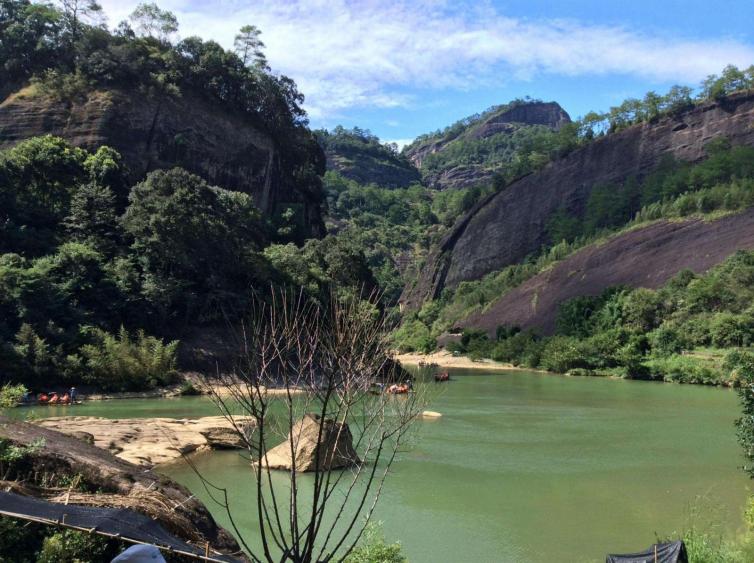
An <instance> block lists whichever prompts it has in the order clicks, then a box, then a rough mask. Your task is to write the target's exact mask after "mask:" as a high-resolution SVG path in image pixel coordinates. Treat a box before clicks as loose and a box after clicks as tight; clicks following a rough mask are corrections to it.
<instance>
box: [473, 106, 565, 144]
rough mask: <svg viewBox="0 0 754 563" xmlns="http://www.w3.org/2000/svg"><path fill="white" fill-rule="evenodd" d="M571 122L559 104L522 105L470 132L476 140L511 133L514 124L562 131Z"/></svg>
mask: <svg viewBox="0 0 754 563" xmlns="http://www.w3.org/2000/svg"><path fill="white" fill-rule="evenodd" d="M570 122H571V117H570V116H569V115H568V113H567V112H566V111H565V110H564V109H563V108H562V107H560V104H558V103H557V102H535V103H531V104H520V105H516V106H513V107H512V108H510V109H509V110H506V111H504V112H502V113H499V114H497V115H493V116H491V117H489V118H488V119H486V120H485V121H484V122H482V124H481V125H480V126H479V127H477V128H475V129H473V130H472V131H470V133H469V136H471V137H472V138H475V139H484V138H486V137H491V136H492V135H495V134H497V133H500V132H503V131H510V130H511V127H510V124H512V123H523V124H525V125H544V126H546V127H550V128H552V129H560V128H561V127H562V126H563V125H565V124H566V123H570Z"/></svg>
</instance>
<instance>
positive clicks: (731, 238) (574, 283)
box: [459, 209, 754, 334]
mask: <svg viewBox="0 0 754 563" xmlns="http://www.w3.org/2000/svg"><path fill="white" fill-rule="evenodd" d="M752 248H754V209H749V210H747V211H745V212H744V213H741V214H738V215H731V216H727V217H723V218H721V219H717V220H715V221H709V222H705V221H701V220H699V219H695V220H689V221H659V222H657V223H654V224H651V225H648V226H646V227H643V228H640V229H635V230H632V231H629V232H626V233H623V234H620V235H616V236H615V237H613V238H611V239H610V240H608V241H607V242H605V243H604V244H598V245H591V246H588V247H586V248H584V249H582V250H580V251H578V252H576V253H575V254H574V255H572V256H570V257H569V258H566V259H565V260H563V261H562V262H559V263H558V264H556V265H555V266H554V267H553V268H551V269H549V270H547V271H545V272H542V273H541V274H538V275H536V276H534V277H533V278H531V279H529V280H527V281H525V282H524V283H523V284H521V285H520V286H518V287H517V288H515V289H513V290H512V291H510V292H508V293H506V294H505V295H504V296H503V297H502V298H500V299H499V300H498V301H496V302H495V303H493V304H492V305H490V306H489V307H488V308H486V309H485V310H484V311H481V312H478V313H475V314H473V315H471V316H470V317H469V318H467V319H465V320H464V321H462V322H461V323H459V326H465V327H475V328H482V329H484V330H486V331H488V332H489V333H490V334H494V333H495V330H496V328H497V327H498V326H500V325H506V326H518V327H521V328H522V329H529V328H533V329H536V330H537V331H538V332H541V333H544V334H550V333H552V332H553V331H554V330H555V320H556V318H557V313H558V307H559V306H560V305H561V304H562V303H564V302H565V301H568V300H569V299H573V298H574V297H578V296H582V295H599V294H601V293H602V292H603V291H604V290H605V289H607V288H609V287H615V286H618V285H625V286H629V287H647V288H653V289H655V288H658V287H661V286H663V285H664V284H665V283H666V282H667V281H668V280H670V278H672V277H673V276H675V275H676V274H677V273H678V272H680V271H681V270H684V269H690V270H692V271H694V272H696V273H702V272H705V271H706V270H709V269H710V268H711V267H713V266H715V265H717V264H719V263H721V262H722V261H724V260H725V259H726V258H727V257H728V256H730V255H731V254H733V253H734V252H736V251H737V250H744V249H752Z"/></svg>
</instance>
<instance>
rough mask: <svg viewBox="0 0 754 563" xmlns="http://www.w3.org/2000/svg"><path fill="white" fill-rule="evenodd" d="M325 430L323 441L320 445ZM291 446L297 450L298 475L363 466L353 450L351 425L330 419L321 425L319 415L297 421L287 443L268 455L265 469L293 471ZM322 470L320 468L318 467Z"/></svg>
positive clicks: (306, 416) (309, 415) (307, 415)
mask: <svg viewBox="0 0 754 563" xmlns="http://www.w3.org/2000/svg"><path fill="white" fill-rule="evenodd" d="M320 426H322V432H321V436H322V439H321V441H320V442H319V443H317V437H318V436H319V435H320ZM291 443H293V445H294V450H295V452H296V453H295V464H296V471H297V472H306V471H315V470H316V469H318V468H319V470H321V471H327V470H330V469H339V468H342V467H350V466H352V465H356V464H358V463H361V461H360V460H359V456H358V454H357V453H356V450H354V447H353V436H351V431H350V430H349V428H348V424H345V423H339V422H335V421H334V420H331V419H325V420H324V421H322V419H321V417H320V416H319V415H316V414H306V415H304V417H303V418H302V419H301V420H300V421H298V422H297V423H296V424H295V425H294V426H293V429H292V430H291V432H290V433H289V434H288V437H287V438H286V439H285V441H284V442H283V443H282V444H280V445H279V446H277V447H275V448H273V449H271V450H270V451H268V452H267V453H266V454H265V459H266V461H265V465H269V467H270V469H284V470H288V471H290V470H291V469H292V468H293V459H292V457H291ZM317 466H319V467H317Z"/></svg>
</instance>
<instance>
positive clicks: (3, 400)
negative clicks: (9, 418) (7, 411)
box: [0, 383, 28, 408]
mask: <svg viewBox="0 0 754 563" xmlns="http://www.w3.org/2000/svg"><path fill="white" fill-rule="evenodd" d="M27 391H28V389H26V387H25V386H24V385H21V384H18V385H12V384H10V383H6V384H5V385H3V386H2V388H0V408H7V407H15V406H16V405H17V404H18V403H19V402H20V401H21V399H23V397H24V395H25V394H26V392H27Z"/></svg>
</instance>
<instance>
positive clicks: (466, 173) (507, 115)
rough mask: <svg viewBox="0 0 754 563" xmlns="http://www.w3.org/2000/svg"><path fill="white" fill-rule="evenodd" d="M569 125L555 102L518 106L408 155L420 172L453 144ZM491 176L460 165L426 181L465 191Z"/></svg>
mask: <svg viewBox="0 0 754 563" xmlns="http://www.w3.org/2000/svg"><path fill="white" fill-rule="evenodd" d="M570 122H571V118H570V117H569V115H568V113H566V111H565V110H564V109H563V108H561V107H560V105H559V104H557V103H556V102H531V103H522V104H516V105H513V106H512V107H507V108H504V109H501V110H499V111H496V112H492V113H489V114H485V115H483V116H482V117H480V118H479V119H476V120H472V121H470V122H469V123H468V124H467V125H466V126H465V127H464V128H463V129H462V130H460V131H459V130H456V129H455V128H454V129H453V130H451V131H450V132H448V133H446V134H444V135H438V136H436V137H433V138H430V139H428V140H427V141H426V142H424V143H421V144H419V145H417V146H412V147H409V148H408V149H407V150H406V152H405V155H406V156H407V157H408V159H409V160H410V161H411V162H412V163H413V164H414V165H415V166H416V167H417V168H419V169H421V168H422V164H423V163H424V161H425V159H426V158H427V156H429V155H432V154H436V153H440V152H442V151H444V150H446V149H448V147H449V146H450V145H451V144H453V143H463V142H474V141H478V140H481V139H487V138H489V137H492V136H493V135H497V134H499V133H513V132H514V131H515V130H516V129H518V128H520V127H522V126H531V125H541V126H544V127H549V128H551V129H559V128H560V127H562V126H563V125H564V124H566V123H570ZM492 173H493V171H491V170H487V169H485V167H484V166H482V165H460V166H455V167H452V168H448V169H442V170H439V171H433V172H432V173H428V174H425V181H426V182H427V184H429V185H431V186H432V187H435V188H438V189H446V188H465V187H469V186H473V185H476V184H479V183H481V182H485V181H487V180H489V179H490V178H491V177H492Z"/></svg>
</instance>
